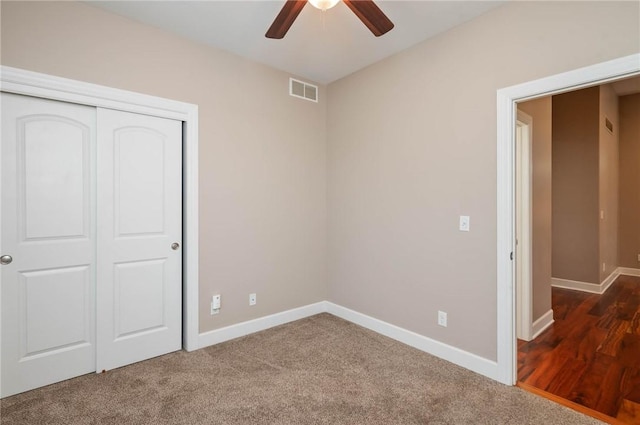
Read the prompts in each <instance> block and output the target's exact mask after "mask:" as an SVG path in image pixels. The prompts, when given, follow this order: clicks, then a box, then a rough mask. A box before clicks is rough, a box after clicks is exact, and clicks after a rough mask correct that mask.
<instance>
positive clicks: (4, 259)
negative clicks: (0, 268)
mask: <svg viewBox="0 0 640 425" xmlns="http://www.w3.org/2000/svg"><path fill="white" fill-rule="evenodd" d="M12 261H13V258H12V257H11V256H10V255H3V256H2V257H0V264H2V265H4V266H6V265H7V264H11V262H12Z"/></svg>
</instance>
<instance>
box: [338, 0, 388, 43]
mask: <svg viewBox="0 0 640 425" xmlns="http://www.w3.org/2000/svg"><path fill="white" fill-rule="evenodd" d="M343 1H344V4H346V5H347V6H349V9H351V10H352V11H353V13H355V14H356V16H358V18H360V20H361V21H362V23H363V24H365V25H366V26H367V28H369V30H370V31H371V32H372V33H373V35H375V36H376V37H380V36H381V35H383V34H386V33H388V32H389V31H391V30H392V29H393V22H391V20H390V19H389V18H387V15H385V14H384V12H383V11H382V10H380V8H379V7H378V6H376V4H375V3H374V2H373V0H343Z"/></svg>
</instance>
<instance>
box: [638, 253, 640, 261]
mask: <svg viewBox="0 0 640 425" xmlns="http://www.w3.org/2000/svg"><path fill="white" fill-rule="evenodd" d="M638 262H640V254H638Z"/></svg>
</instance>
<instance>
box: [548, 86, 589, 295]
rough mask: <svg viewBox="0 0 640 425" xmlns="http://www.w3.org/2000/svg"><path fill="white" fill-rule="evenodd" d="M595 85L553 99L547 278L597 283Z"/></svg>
mask: <svg viewBox="0 0 640 425" xmlns="http://www.w3.org/2000/svg"><path fill="white" fill-rule="evenodd" d="M599 96H600V89H599V87H591V88H588V89H583V90H578V91H573V92H569V93H564V94H561V95H557V96H553V114H552V115H553V118H552V120H553V126H552V127H553V136H552V137H553V154H552V156H553V171H552V172H553V189H552V191H553V199H552V203H553V218H552V220H553V224H552V232H553V233H552V239H553V246H552V274H553V277H555V278H559V279H569V280H576V281H580V282H588V283H599V282H600V269H599V267H598V261H599V258H600V257H599V252H600V250H599V240H600V238H599V219H598V209H599V192H598V188H599V186H598V182H599V171H598V170H599V144H598V140H599V134H598V131H599V130H598V122H599V110H600V103H599Z"/></svg>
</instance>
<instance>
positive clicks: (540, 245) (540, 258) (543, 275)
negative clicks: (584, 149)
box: [518, 96, 551, 322]
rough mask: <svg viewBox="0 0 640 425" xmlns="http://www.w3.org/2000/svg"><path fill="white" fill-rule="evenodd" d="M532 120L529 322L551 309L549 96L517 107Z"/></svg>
mask: <svg viewBox="0 0 640 425" xmlns="http://www.w3.org/2000/svg"><path fill="white" fill-rule="evenodd" d="M518 109H519V110H521V111H523V112H525V113H526V114H528V115H529V116H531V118H533V128H532V130H533V141H532V143H531V165H532V170H531V178H532V181H531V192H532V193H531V200H532V205H531V230H532V233H531V244H532V262H533V264H532V267H531V271H532V275H533V276H532V284H531V293H532V300H531V301H532V308H533V310H532V320H533V321H534V322H535V321H536V320H537V319H539V318H540V317H542V315H543V314H545V313H547V312H548V311H549V310H550V309H551V97H550V96H546V97H542V98H539V99H535V100H530V101H528V102H523V103H519V104H518Z"/></svg>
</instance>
